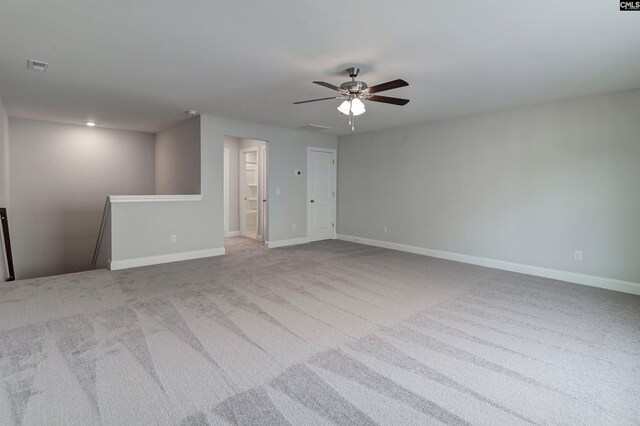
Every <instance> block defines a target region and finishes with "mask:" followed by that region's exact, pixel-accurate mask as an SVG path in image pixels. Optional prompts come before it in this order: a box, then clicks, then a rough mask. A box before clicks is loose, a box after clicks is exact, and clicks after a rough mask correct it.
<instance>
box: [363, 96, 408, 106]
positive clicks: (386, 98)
mask: <svg viewBox="0 0 640 426" xmlns="http://www.w3.org/2000/svg"><path fill="white" fill-rule="evenodd" d="M367 100H368V101H373V102H382V103H385V104H393V105H406V104H408V103H409V99H402V98H390V97H389V96H378V95H373V96H369V97H368V98H367Z"/></svg>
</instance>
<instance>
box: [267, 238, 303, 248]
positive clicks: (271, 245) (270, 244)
mask: <svg viewBox="0 0 640 426" xmlns="http://www.w3.org/2000/svg"><path fill="white" fill-rule="evenodd" d="M308 242H309V239H308V238H307V237H302V238H292V239H290V240H278V241H266V242H265V244H266V245H267V248H276V247H286V246H295V245H297V244H306V243H308Z"/></svg>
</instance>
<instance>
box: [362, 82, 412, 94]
mask: <svg viewBox="0 0 640 426" xmlns="http://www.w3.org/2000/svg"><path fill="white" fill-rule="evenodd" d="M408 85H409V83H407V82H406V81H404V80H401V79H397V80H393V81H387V82H386V83H382V84H376V85H375V86H371V87H369V89H368V90H367V93H378V92H384V91H385V90H391V89H397V88H398V87H405V86H408Z"/></svg>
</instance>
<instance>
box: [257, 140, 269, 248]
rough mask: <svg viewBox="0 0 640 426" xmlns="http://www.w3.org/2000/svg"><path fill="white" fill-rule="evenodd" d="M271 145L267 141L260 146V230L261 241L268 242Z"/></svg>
mask: <svg viewBox="0 0 640 426" xmlns="http://www.w3.org/2000/svg"><path fill="white" fill-rule="evenodd" d="M268 146H269V144H268V143H267V142H266V141H265V143H264V145H261V146H259V147H258V148H259V152H258V164H259V170H258V229H261V230H262V233H261V234H260V235H261V239H260V240H259V241H261V242H263V243H264V242H265V241H267V237H268V234H269V217H268V211H269V197H268V196H267V195H268V193H269V189H268V188H269V187H268V182H269V174H268V173H269V165H268V154H267V152H268V148H267V147H268Z"/></svg>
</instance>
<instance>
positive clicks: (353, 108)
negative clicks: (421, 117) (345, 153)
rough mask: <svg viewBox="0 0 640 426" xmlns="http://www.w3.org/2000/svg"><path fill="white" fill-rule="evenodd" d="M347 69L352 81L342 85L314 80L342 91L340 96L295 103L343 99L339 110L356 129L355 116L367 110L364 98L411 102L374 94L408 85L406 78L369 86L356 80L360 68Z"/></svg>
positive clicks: (390, 101) (329, 87)
mask: <svg viewBox="0 0 640 426" xmlns="http://www.w3.org/2000/svg"><path fill="white" fill-rule="evenodd" d="M346 71H347V73H348V74H349V77H351V81H345V82H344V83H342V84H341V85H340V87H338V86H335V85H333V84H331V83H326V82H324V81H314V83H315V84H318V85H320V86H323V87H326V88H328V89H331V90H335V91H337V92H340V96H332V97H328V98H320V99H311V100H308V101H300V102H294V104H305V103H309V102H317V101H325V100H329V99H342V100H343V102H342V103H341V104H340V106H339V107H338V111H340V112H341V113H342V114H344V115H347V116H349V125H350V126H351V131H355V120H354V117H357V116H358V115H362V114H364V113H365V112H366V111H367V109H366V108H365V105H364V103H363V102H362V101H363V100H365V101H371V102H382V103H386V104H392V105H406V104H407V103H408V102H409V100H408V99H401V98H391V97H388V96H376V95H374V93H378V92H382V91H385V90H391V89H396V88H398V87H405V86H408V85H409V83H407V82H406V81H404V80H400V79H398V80H393V81H388V82H386V83H382V84H378V85H375V86H372V87H369V86H368V85H367V83H365V82H364V81H356V77H357V76H358V74H359V73H360V68H358V67H350V68H347V70H346Z"/></svg>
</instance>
